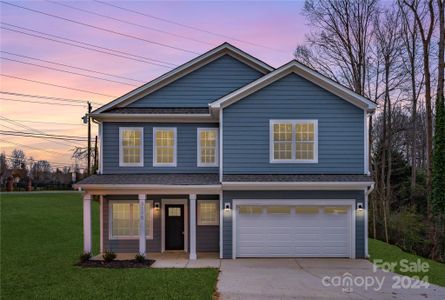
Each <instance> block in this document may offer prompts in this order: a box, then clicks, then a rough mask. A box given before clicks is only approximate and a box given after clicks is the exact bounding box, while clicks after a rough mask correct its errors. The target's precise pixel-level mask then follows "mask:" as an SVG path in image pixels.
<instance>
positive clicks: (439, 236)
mask: <svg viewBox="0 0 445 300" xmlns="http://www.w3.org/2000/svg"><path fill="white" fill-rule="evenodd" d="M302 13H303V14H304V15H305V16H306V17H307V20H308V21H309V25H310V26H311V32H310V33H309V34H307V35H306V40H305V42H304V44H302V45H298V46H297V48H296V50H295V57H296V59H297V60H299V61H301V62H302V63H304V64H306V65H308V66H310V67H312V68H314V69H315V70H317V71H319V72H321V73H322V74H324V75H326V76H328V77H330V78H331V79H333V80H335V81H337V82H339V83H341V84H343V85H345V86H347V87H349V88H350V89H352V90H353V91H355V92H357V93H358V94H360V95H363V96H365V97H367V98H369V99H370V100H372V101H375V102H376V103H377V104H378V109H377V111H376V113H375V114H373V115H372V116H369V126H370V131H371V134H370V136H369V145H370V155H371V162H370V170H371V176H372V177H373V180H374V182H375V190H374V192H373V193H372V194H371V195H370V199H369V216H370V218H369V222H370V224H369V234H370V236H371V237H374V238H378V239H381V240H384V241H386V242H390V243H394V244H397V245H398V246H400V247H402V248H403V249H404V250H407V251H410V252H413V253H416V254H419V255H423V256H426V257H430V258H433V259H436V260H439V261H444V260H445V230H444V219H445V217H444V215H445V112H444V96H443V93H444V68H445V67H444V35H445V33H444V31H445V29H444V27H445V25H444V1H443V0H394V1H392V2H379V1H378V0H306V1H305V4H304V8H303V11H302Z"/></svg>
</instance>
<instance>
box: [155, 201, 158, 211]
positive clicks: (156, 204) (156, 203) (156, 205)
mask: <svg viewBox="0 0 445 300" xmlns="http://www.w3.org/2000/svg"><path fill="white" fill-rule="evenodd" d="M155 209H156V210H159V202H155Z"/></svg>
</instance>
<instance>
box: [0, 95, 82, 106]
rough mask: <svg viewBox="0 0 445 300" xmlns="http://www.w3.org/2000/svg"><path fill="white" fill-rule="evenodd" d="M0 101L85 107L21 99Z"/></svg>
mask: <svg viewBox="0 0 445 300" xmlns="http://www.w3.org/2000/svg"><path fill="white" fill-rule="evenodd" d="M0 100H3V101H13V102H24V103H35V104H46V105H62V106H76V107H85V105H80V104H68V103H51V102H43V101H31V100H21V99H10V98H3V97H0Z"/></svg>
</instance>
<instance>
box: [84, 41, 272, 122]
mask: <svg viewBox="0 0 445 300" xmlns="http://www.w3.org/2000/svg"><path fill="white" fill-rule="evenodd" d="M224 55H230V56H231V57H233V58H235V59H237V60H239V61H241V62H242V63H245V64H246V65H248V66H250V67H252V68H254V69H256V70H258V71H260V72H261V73H263V74H268V73H269V72H271V71H273V70H274V68H273V67H271V66H269V65H268V64H266V63H265V62H263V61H261V60H259V59H257V58H255V57H254V56H252V55H250V54H248V53H246V52H244V51H242V50H240V49H239V48H237V47H235V46H233V45H231V44H230V43H227V42H224V43H222V44H221V45H219V46H217V47H215V48H213V49H211V50H209V51H207V52H206V53H204V54H202V55H200V56H198V57H196V58H194V59H192V60H190V61H188V62H187V63H185V64H182V65H180V66H179V67H177V68H175V69H173V70H171V71H169V72H167V73H165V74H164V75H161V76H159V77H157V78H155V79H153V80H152V81H150V82H148V83H146V84H144V85H142V86H140V87H138V88H136V89H134V90H132V91H130V92H128V93H127V94H125V95H123V96H121V97H118V98H116V99H115V100H113V101H111V102H109V103H108V104H105V105H103V106H102V107H100V108H98V109H96V110H95V111H94V112H93V113H92V115H93V116H94V115H98V114H100V113H103V112H104V111H106V110H109V109H111V108H114V107H124V106H126V105H128V104H130V103H132V102H134V101H136V100H138V99H140V98H141V97H143V96H146V95H148V94H150V93H153V92H154V91H157V90H159V89H160V88H162V87H164V86H166V85H168V84H170V83H172V82H174V81H176V80H177V79H179V78H181V77H183V76H185V75H187V74H190V73H191V72H193V71H195V70H197V69H199V68H202V67H203V66H205V65H207V64H209V63H211V62H212V61H214V60H216V59H218V58H220V57H222V56H224Z"/></svg>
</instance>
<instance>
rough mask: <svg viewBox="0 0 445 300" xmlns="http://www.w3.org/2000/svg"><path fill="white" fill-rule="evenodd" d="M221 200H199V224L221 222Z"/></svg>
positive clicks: (216, 223)
mask: <svg viewBox="0 0 445 300" xmlns="http://www.w3.org/2000/svg"><path fill="white" fill-rule="evenodd" d="M218 212H219V201H217V200H199V201H198V225H218V224H219V213H218Z"/></svg>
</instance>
